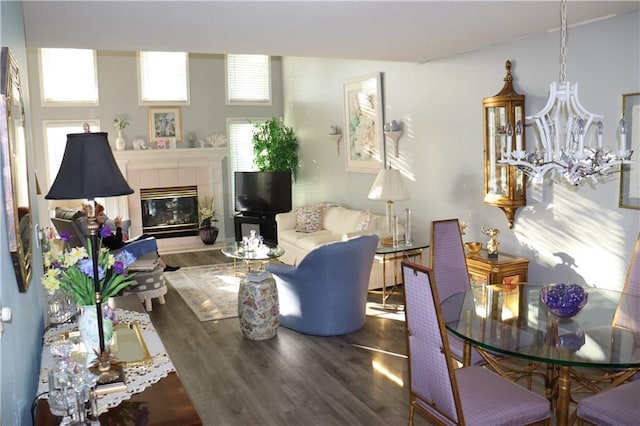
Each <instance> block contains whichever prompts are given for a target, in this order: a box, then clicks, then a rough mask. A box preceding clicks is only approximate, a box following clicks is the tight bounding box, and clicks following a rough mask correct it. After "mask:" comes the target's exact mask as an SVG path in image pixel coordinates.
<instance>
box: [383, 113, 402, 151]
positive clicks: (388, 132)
mask: <svg viewBox="0 0 640 426" xmlns="http://www.w3.org/2000/svg"><path fill="white" fill-rule="evenodd" d="M384 136H385V137H387V138H389V140H391V142H393V148H394V151H395V153H396V157H398V155H399V153H398V140H399V139H400V136H402V128H401V126H400V123H399V122H397V121H396V120H393V121H391V123H385V124H384Z"/></svg>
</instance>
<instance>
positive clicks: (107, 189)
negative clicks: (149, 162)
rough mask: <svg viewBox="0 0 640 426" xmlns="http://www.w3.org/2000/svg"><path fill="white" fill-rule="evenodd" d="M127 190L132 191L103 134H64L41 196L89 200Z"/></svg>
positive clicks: (115, 194) (120, 193)
mask: <svg viewBox="0 0 640 426" xmlns="http://www.w3.org/2000/svg"><path fill="white" fill-rule="evenodd" d="M127 194H133V189H131V187H130V186H129V184H128V183H127V181H126V180H125V178H124V176H122V173H120V169H119V168H118V165H117V164H116V160H115V158H113V152H112V151H111V147H110V146H109V140H108V139H107V134H106V133H104V132H96V133H71V134H68V135H67V146H66V148H65V150H64V156H63V157H62V164H60V169H59V170H58V175H57V176H56V179H55V180H54V181H53V184H52V185H51V189H49V193H48V194H47V195H45V197H44V198H46V199H48V200H69V199H77V198H86V199H89V200H91V199H94V198H96V197H116V196H119V195H127Z"/></svg>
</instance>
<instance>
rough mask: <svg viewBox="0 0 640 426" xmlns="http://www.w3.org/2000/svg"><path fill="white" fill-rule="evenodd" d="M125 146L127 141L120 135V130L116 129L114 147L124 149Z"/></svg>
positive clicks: (119, 149)
mask: <svg viewBox="0 0 640 426" xmlns="http://www.w3.org/2000/svg"><path fill="white" fill-rule="evenodd" d="M126 146H127V142H126V141H125V140H124V138H123V137H122V130H118V137H117V138H116V149H117V150H118V151H124V149H125V147H126Z"/></svg>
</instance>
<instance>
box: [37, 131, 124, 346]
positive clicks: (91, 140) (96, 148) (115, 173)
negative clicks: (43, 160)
mask: <svg viewBox="0 0 640 426" xmlns="http://www.w3.org/2000/svg"><path fill="white" fill-rule="evenodd" d="M132 193H133V189H131V187H130V186H129V184H128V183H127V181H126V180H125V178H124V176H122V173H121V172H120V169H119V168H118V165H117V164H116V160H115V158H114V157H113V152H112V151H111V147H110V145H109V140H108V139H107V133H104V132H96V133H89V132H87V133H71V134H68V135H67V146H66V148H65V150H64V156H63V157H62V163H61V164H60V169H59V170H58V175H57V176H56V178H55V180H54V181H53V184H52V185H51V189H50V190H49V193H48V194H47V195H45V197H44V198H46V199H47V200H69V199H79V198H82V199H87V200H89V201H91V203H90V204H91V205H90V207H89V208H87V209H86V210H87V212H86V213H87V216H88V222H89V224H88V228H89V232H90V238H91V253H90V255H91V258H92V264H93V283H94V289H95V292H96V312H97V316H98V336H99V340H100V354H102V353H103V352H104V351H105V342H104V330H103V329H102V296H101V287H100V278H99V276H98V275H99V273H98V229H99V227H100V226H99V225H98V223H97V221H96V217H95V198H96V197H117V196H120V195H128V194H132ZM87 349H89V348H87Z"/></svg>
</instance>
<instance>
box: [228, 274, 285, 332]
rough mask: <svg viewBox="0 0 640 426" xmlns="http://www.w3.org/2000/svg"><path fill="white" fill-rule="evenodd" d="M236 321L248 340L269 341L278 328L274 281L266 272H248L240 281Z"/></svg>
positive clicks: (276, 297) (276, 296)
mask: <svg viewBox="0 0 640 426" xmlns="http://www.w3.org/2000/svg"><path fill="white" fill-rule="evenodd" d="M238 319H239V320H240V330H241V331H242V335H243V336H244V337H245V338H246V339H249V340H266V339H271V338H272V337H274V336H275V335H276V334H277V333H278V327H279V326H280V305H279V303H278V289H277V287H276V281H275V280H274V279H273V277H271V274H269V273H268V272H262V273H256V272H249V273H247V276H246V277H245V278H243V279H242V281H240V289H239V291H238Z"/></svg>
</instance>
